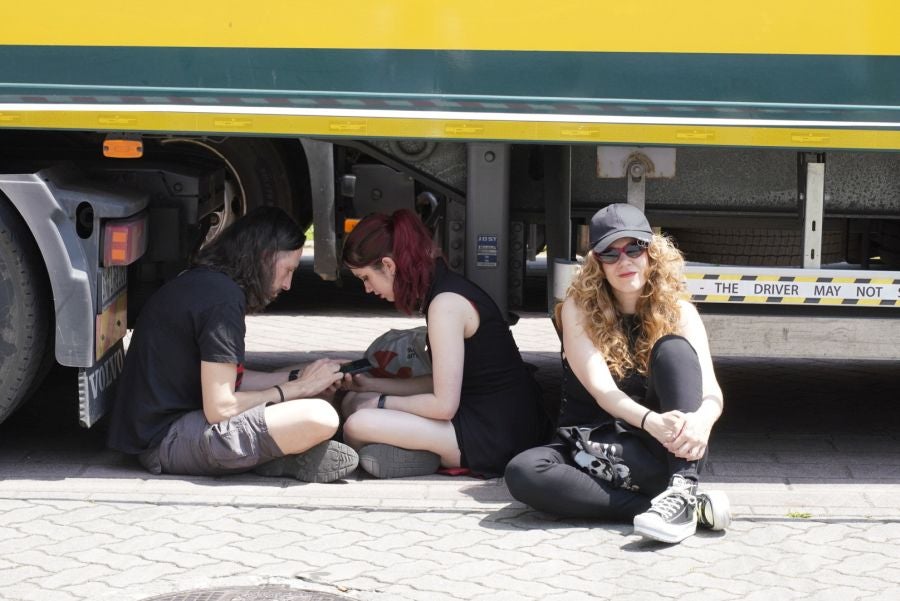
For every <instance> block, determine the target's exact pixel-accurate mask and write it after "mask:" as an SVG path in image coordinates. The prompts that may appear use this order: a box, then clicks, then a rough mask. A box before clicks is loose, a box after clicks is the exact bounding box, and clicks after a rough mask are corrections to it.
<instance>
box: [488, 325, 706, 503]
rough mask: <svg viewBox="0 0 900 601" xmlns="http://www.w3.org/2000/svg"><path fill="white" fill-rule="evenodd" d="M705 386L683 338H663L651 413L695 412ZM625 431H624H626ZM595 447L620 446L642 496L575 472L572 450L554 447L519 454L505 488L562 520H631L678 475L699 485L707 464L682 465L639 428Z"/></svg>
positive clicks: (653, 367)
mask: <svg viewBox="0 0 900 601" xmlns="http://www.w3.org/2000/svg"><path fill="white" fill-rule="evenodd" d="M702 385H703V381H702V377H701V373H700V362H699V360H698V359H697V353H696V351H694V347H692V346H691V345H690V343H689V342H688V341H687V340H686V339H684V338H682V337H681V336H674V335H669V336H664V337H663V338H660V339H659V340H658V341H657V342H656V344H655V345H654V347H653V351H652V352H651V354H650V369H649V374H648V387H647V399H646V401H645V405H646V406H647V408H649V409H654V410H656V411H659V412H662V413H665V412H666V411H672V410H675V409H677V410H679V411H682V412H684V413H689V412H692V411H696V410H697V408H698V407H699V406H700V402H701V400H702V398H701V397H702V390H703V386H702ZM622 430H624V431H622ZM604 432H605V433H604V434H603V435H601V437H600V438H596V437H592V440H595V441H596V442H607V443H611V442H615V443H616V444H619V445H621V447H622V459H623V461H624V463H625V464H626V465H627V466H628V467H629V469H630V470H631V475H632V481H633V483H634V484H636V485H638V486H639V487H640V492H633V491H630V490H625V489H622V488H615V487H613V486H611V485H610V484H609V483H608V482H606V481H605V480H601V479H598V478H595V477H593V476H591V475H589V474H587V473H585V472H583V471H581V470H580V469H579V468H578V467H576V466H575V462H574V461H573V460H572V455H571V453H570V451H569V447H568V446H567V445H566V444H564V443H562V442H558V443H554V444H550V445H547V446H543V447H537V448H534V449H529V450H527V451H523V452H522V453H519V454H518V455H517V456H516V457H514V458H513V460H512V461H510V463H509V465H507V466H506V474H505V479H506V486H507V487H508V488H509V492H510V493H511V494H512V496H513V497H515V498H516V499H517V500H519V501H521V502H523V503H525V504H527V505H530V506H531V507H533V508H535V509H538V510H540V511H545V512H547V513H551V514H554V515H558V516H563V517H577V518H600V519H614V520H630V519H631V518H633V517H634V516H635V515H637V514H639V513H643V512H644V511H646V510H647V509H648V508H649V507H650V500H651V499H652V498H653V497H654V496H656V495H657V494H659V493H660V492H662V491H663V490H665V488H666V486H668V483H669V479H670V478H671V476H672V475H674V474H681V475H683V476H685V477H686V478H690V479H692V480H695V481H696V480H697V479H698V475H699V473H700V471H701V469H702V464H703V463H705V461H706V455H704V457H703V459H701V460H700V461H688V460H686V459H679V458H678V457H675V456H674V455H672V454H671V453H669V452H668V451H667V450H666V449H665V447H663V446H662V445H661V444H660V443H659V442H658V441H657V440H656V439H655V438H653V437H652V436H650V435H649V434H647V433H646V432H644V431H643V430H639V429H637V428H632V427H630V426H627V425H625V427H624V428H610V429H607V430H605V431H604Z"/></svg>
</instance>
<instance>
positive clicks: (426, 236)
mask: <svg viewBox="0 0 900 601" xmlns="http://www.w3.org/2000/svg"><path fill="white" fill-rule="evenodd" d="M439 256H440V251H439V250H438V248H437V247H436V246H435V244H434V242H433V241H432V240H431V233H430V232H429V231H428V228H426V227H425V224H423V223H422V221H421V220H420V219H419V216H418V215H416V214H415V213H414V212H412V211H410V210H409V209H400V210H399V211H394V213H393V214H392V215H390V216H388V215H382V214H380V213H373V214H371V215H368V216H367V217H366V218H365V219H363V220H362V221H360V222H359V223H358V224H357V225H356V227H355V228H354V229H353V231H352V232H350V235H349V236H347V240H346V241H345V242H344V252H343V255H342V260H343V262H344V265H346V266H347V267H350V268H351V269H360V268H362V267H373V268H375V269H378V270H381V269H382V265H383V263H382V262H381V260H382V259H383V258H385V257H390V258H391V259H393V260H394V263H396V264H397V272H396V273H395V274H394V306H395V307H397V309H399V310H400V311H403V312H404V313H406V314H407V315H411V314H412V313H413V312H414V311H416V310H418V309H419V307H420V305H421V303H422V301H423V300H424V299H425V295H426V294H428V288H429V286H431V279H432V277H433V275H434V261H435V259H436V258H437V257H439Z"/></svg>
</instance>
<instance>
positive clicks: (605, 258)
mask: <svg viewBox="0 0 900 601" xmlns="http://www.w3.org/2000/svg"><path fill="white" fill-rule="evenodd" d="M647 246H648V244H647V243H646V242H640V241H639V242H632V243H631V244H626V245H625V246H622V247H620V248H613V247H612V246H610V247H609V248H607V249H606V250H602V251H600V252H597V251H594V256H595V257H597V260H598V261H600V262H601V263H605V264H607V265H612V264H613V263H618V262H619V258H620V257H621V256H622V255H625V256H627V257H628V258H629V259H637V258H638V257H640V256H641V255H642V254H644V253H645V252H647Z"/></svg>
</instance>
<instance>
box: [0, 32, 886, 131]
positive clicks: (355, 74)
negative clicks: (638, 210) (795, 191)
mask: <svg viewBox="0 0 900 601" xmlns="http://www.w3.org/2000/svg"><path fill="white" fill-rule="evenodd" d="M0 52H2V54H3V57H4V60H3V61H0V97H2V98H3V102H22V101H27V99H32V100H34V99H45V98H46V99H57V100H58V99H68V101H70V102H71V101H72V100H71V99H72V98H82V99H88V100H89V101H92V102H95V101H97V100H96V99H101V101H102V99H104V98H111V99H115V101H116V102H119V101H120V100H119V99H121V98H122V97H131V98H133V99H135V100H136V101H139V102H142V103H151V104H152V103H155V102H159V101H161V100H164V101H165V102H173V103H179V102H181V103H188V104H196V103H201V104H212V105H216V104H218V105H221V104H223V103H227V104H235V103H236V101H237V100H239V101H240V103H241V104H251V105H252V104H262V105H268V104H273V103H274V104H282V105H283V104H289V105H298V106H316V107H322V106H332V107H339V108H366V107H370V108H371V107H378V108H394V109H409V110H446V111H455V112H462V111H468V110H471V109H472V107H477V108H478V110H481V111H484V112H498V113H506V112H518V113H521V112H524V113H556V114H558V113H565V114H584V115H591V114H594V115H596V114H602V115H621V116H632V117H633V116H656V117H663V118H671V119H676V118H740V119H749V120H766V119H783V120H801V119H806V120H817V121H833V122H847V121H859V122H893V123H897V122H900V56H796V55H740V54H662V53H642V54H638V53H585V52H463V51H460V52H453V51H402V50H396V51H391V50H379V51H371V50H297V49H281V50H277V49H228V48H134V47H121V48H104V47H62V46H5V47H0ZM137 66H140V68H136V67H137ZM23 99H24V100H23Z"/></svg>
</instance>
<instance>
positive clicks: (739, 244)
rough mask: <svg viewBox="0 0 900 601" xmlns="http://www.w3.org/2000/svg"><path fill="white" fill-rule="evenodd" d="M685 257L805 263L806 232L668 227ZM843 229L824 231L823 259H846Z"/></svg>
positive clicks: (738, 262) (734, 262)
mask: <svg viewBox="0 0 900 601" xmlns="http://www.w3.org/2000/svg"><path fill="white" fill-rule="evenodd" d="M666 233H667V234H669V235H671V236H672V237H673V238H675V241H676V243H677V245H678V248H679V249H680V250H681V252H683V253H684V257H685V260H687V261H693V262H697V263H714V264H719V265H760V266H762V265H775V266H785V267H787V266H794V267H796V266H801V265H803V233H802V232H799V231H795V230H777V229H724V228H723V229H720V228H705V229H704V228H700V229H691V230H681V229H673V230H667V231H666ZM845 249H846V238H845V235H844V231H843V230H824V231H823V232H822V263H823V264H827V263H835V262H839V261H843V260H844V258H845V255H846V252H845Z"/></svg>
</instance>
